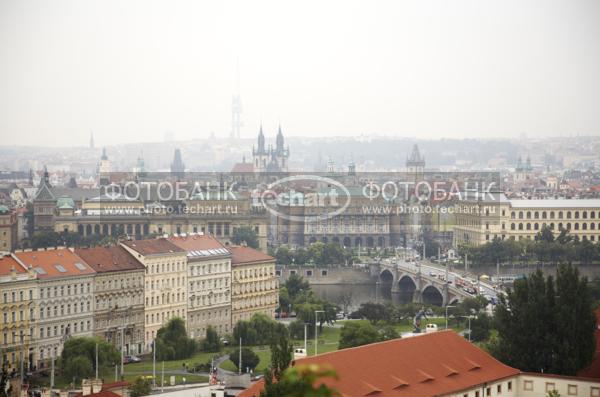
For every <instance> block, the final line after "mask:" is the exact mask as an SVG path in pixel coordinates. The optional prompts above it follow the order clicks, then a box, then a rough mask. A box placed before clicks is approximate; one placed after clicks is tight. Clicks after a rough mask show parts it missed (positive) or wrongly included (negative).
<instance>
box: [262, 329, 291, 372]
mask: <svg viewBox="0 0 600 397" xmlns="http://www.w3.org/2000/svg"><path fill="white" fill-rule="evenodd" d="M270 348H271V368H270V373H269V374H267V375H268V376H273V377H274V378H275V379H277V380H280V379H281V375H282V374H283V371H285V370H286V369H287V368H288V367H289V366H290V363H291V362H292V357H293V352H294V347H293V346H292V344H291V343H290V339H289V338H287V337H285V336H280V337H278V338H277V339H276V340H275V341H273V342H272V343H271V346H270Z"/></svg>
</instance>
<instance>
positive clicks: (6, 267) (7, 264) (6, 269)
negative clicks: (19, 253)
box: [0, 255, 27, 276]
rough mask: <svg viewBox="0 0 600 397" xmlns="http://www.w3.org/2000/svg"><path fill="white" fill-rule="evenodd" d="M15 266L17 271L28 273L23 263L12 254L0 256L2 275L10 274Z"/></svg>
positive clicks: (0, 271) (0, 274)
mask: <svg viewBox="0 0 600 397" xmlns="http://www.w3.org/2000/svg"><path fill="white" fill-rule="evenodd" d="M12 268H14V269H15V271H16V272H17V273H26V272H27V270H26V268H25V267H23V265H21V264H20V263H19V262H17V261H16V260H15V258H13V257H12V256H10V255H5V256H2V257H0V276H8V275H10V271H11V269H12Z"/></svg>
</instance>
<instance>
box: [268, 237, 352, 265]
mask: <svg viewBox="0 0 600 397" xmlns="http://www.w3.org/2000/svg"><path fill="white" fill-rule="evenodd" d="M271 255H273V256H274V257H275V258H276V259H277V264H279V265H285V266H289V265H300V266H302V265H310V266H315V265H316V266H330V265H351V264H352V263H354V262H356V261H357V258H356V257H355V256H354V255H353V253H352V250H350V249H344V248H343V247H342V246H341V245H340V244H339V243H326V244H325V243H322V242H320V241H318V242H315V243H312V244H311V245H310V246H309V247H308V248H302V247H299V248H296V249H294V250H292V249H290V248H289V247H287V246H285V245H282V246H280V247H278V248H277V249H276V250H272V251H271Z"/></svg>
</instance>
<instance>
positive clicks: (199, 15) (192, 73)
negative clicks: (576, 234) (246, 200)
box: [0, 0, 600, 145]
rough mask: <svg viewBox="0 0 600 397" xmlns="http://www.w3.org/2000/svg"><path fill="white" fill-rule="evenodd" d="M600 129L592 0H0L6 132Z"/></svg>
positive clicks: (123, 138) (26, 138)
mask: <svg viewBox="0 0 600 397" xmlns="http://www.w3.org/2000/svg"><path fill="white" fill-rule="evenodd" d="M238 59H239V64H240V76H241V96H242V102H243V108H244V109H243V120H244V127H243V135H244V136H248V137H249V136H254V135H255V134H256V132H257V130H258V127H259V124H260V122H261V120H262V122H263V124H264V127H265V130H266V131H265V132H266V133H267V135H273V134H274V133H275V128H276V125H277V124H278V123H279V122H281V123H282V125H283V128H284V132H285V133H287V134H288V135H310V136H323V135H360V134H370V133H379V134H387V135H398V136H416V137H423V138H436V137H442V136H445V137H466V136H481V137H492V136H505V137H508V136H518V135H519V134H521V133H527V134H528V135H529V136H535V135H566V134H594V135H598V134H600V1H597V0H589V1H585V0H582V1H579V0H564V1H554V0H539V1H527V0H498V1H485V0H473V1H460V0H452V1H449V0H440V1H424V0H416V1H410V2H409V1H399V0H392V1H361V2H357V1H348V0H343V1H327V0H319V1H305V0H303V1H293V2H292V1H282V0H274V1H257V0H243V1H221V0H211V1H198V0H197V1H189V2H188V1H149V0H143V1H123V0H119V1H105V0H102V1H93V2H92V1H84V0H74V1H45V0H44V1H41V0H40V1H29V0H10V1H9V0H0V144H45V145H85V144H87V142H88V140H89V134H90V131H92V130H93V131H94V134H95V138H96V142H97V144H98V145H108V144H113V143H124V142H136V141H161V140H163V138H164V136H165V133H166V132H167V131H171V132H172V133H173V136H174V137H175V139H177V140H182V139H191V138H194V137H199V138H201V137H208V136H209V134H210V133H211V132H214V133H215V134H216V135H217V136H227V135H228V134H229V131H230V128H231V96H232V93H233V91H234V87H235V76H236V73H235V70H236V62H237V60H238Z"/></svg>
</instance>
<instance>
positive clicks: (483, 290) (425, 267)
mask: <svg viewBox="0 0 600 397" xmlns="http://www.w3.org/2000/svg"><path fill="white" fill-rule="evenodd" d="M414 254H416V252H415V253H414ZM402 266H405V267H408V268H409V269H411V270H413V271H415V272H417V271H418V268H419V266H420V267H421V272H422V274H426V275H428V276H431V277H436V278H440V277H441V276H444V277H445V276H446V267H445V266H442V265H438V264H435V263H433V262H430V261H428V260H421V261H419V262H404V261H402ZM451 269H452V267H450V271H449V272H448V280H447V281H450V282H451V283H452V284H453V285H455V286H456V279H457V278H459V277H460V278H462V279H466V280H468V281H471V282H472V283H475V284H479V291H478V293H479V294H481V295H483V296H486V297H488V298H490V297H491V298H494V299H496V300H497V299H498V293H502V292H501V291H498V290H497V289H496V288H495V287H494V285H492V284H490V283H488V282H483V281H481V280H480V281H478V280H477V277H476V276H475V275H473V274H470V273H465V272H460V273H459V272H457V271H452V270H451Z"/></svg>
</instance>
